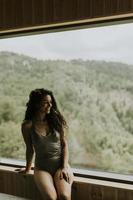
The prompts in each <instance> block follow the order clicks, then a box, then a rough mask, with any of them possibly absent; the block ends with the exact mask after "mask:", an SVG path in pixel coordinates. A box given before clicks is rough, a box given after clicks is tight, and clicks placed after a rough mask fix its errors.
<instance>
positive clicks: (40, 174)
mask: <svg viewBox="0 0 133 200" xmlns="http://www.w3.org/2000/svg"><path fill="white" fill-rule="evenodd" d="M34 180H35V183H36V185H37V187H38V189H39V190H40V192H41V194H42V197H43V199H44V200H57V193H56V190H55V186H54V182H53V177H52V176H51V174H50V173H48V172H46V171H42V170H37V169H35V170H34Z"/></svg>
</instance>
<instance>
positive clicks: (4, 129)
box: [0, 24, 133, 174]
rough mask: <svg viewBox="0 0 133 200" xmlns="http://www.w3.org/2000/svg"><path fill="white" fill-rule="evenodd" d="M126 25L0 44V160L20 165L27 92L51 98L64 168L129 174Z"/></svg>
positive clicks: (130, 27) (130, 63)
mask: <svg viewBox="0 0 133 200" xmlns="http://www.w3.org/2000/svg"><path fill="white" fill-rule="evenodd" d="M132 52H133V24H123V25H113V26H106V27H97V28H86V29H82V30H73V31H64V32H57V33H47V34H40V35H39V34H38V35H31V36H23V37H16V38H8V39H1V40H0V157H6V158H16V159H25V145H24V142H23V138H22V135H21V122H22V121H23V118H24V113H25V109H26V106H25V105H26V102H27V101H28V96H29V93H30V91H31V90H33V89H35V88H42V87H44V88H46V89H49V90H52V91H53V92H54V94H55V97H56V99H57V102H58V104H59V108H60V110H61V112H62V113H63V115H64V116H65V118H66V120H67V122H68V125H69V134H68V142H69V152H70V163H71V165H72V166H73V167H76V168H82V169H98V170H102V171H109V172H117V173H128V174H132V173H133V167H132V166H133V56H132Z"/></svg>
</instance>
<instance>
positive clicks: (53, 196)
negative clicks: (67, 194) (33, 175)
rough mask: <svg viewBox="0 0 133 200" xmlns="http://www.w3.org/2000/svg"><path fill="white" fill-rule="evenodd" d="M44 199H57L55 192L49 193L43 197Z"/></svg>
mask: <svg viewBox="0 0 133 200" xmlns="http://www.w3.org/2000/svg"><path fill="white" fill-rule="evenodd" d="M45 199H46V200H57V195H55V194H49V195H47V197H45Z"/></svg>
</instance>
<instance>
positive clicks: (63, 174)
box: [60, 167, 71, 183]
mask: <svg viewBox="0 0 133 200" xmlns="http://www.w3.org/2000/svg"><path fill="white" fill-rule="evenodd" d="M70 175H71V174H70V172H69V169H68V168H67V167H64V168H62V169H61V172H60V179H63V178H64V179H65V180H66V181H67V182H68V183H70Z"/></svg>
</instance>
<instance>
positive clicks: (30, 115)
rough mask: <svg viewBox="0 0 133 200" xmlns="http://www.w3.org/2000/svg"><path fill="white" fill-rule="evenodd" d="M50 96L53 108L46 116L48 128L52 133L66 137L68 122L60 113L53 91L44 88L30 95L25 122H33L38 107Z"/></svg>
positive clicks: (33, 91)
mask: <svg viewBox="0 0 133 200" xmlns="http://www.w3.org/2000/svg"><path fill="white" fill-rule="evenodd" d="M46 95H50V96H51V99H52V107H51V110H50V113H48V114H46V119H47V122H48V126H49V128H50V130H52V132H54V131H58V132H59V133H60V135H61V136H64V128H67V127H68V126H67V123H66V120H65V119H64V117H63V115H62V114H61V113H60V111H59V110H58V107H57V103H56V100H55V98H54V95H53V93H52V91H50V90H46V89H43V88H40V89H35V90H32V91H31V93H30V95H29V101H28V102H27V104H26V106H27V109H26V112H25V118H24V120H33V119H34V117H35V114H36V112H37V109H38V107H37V105H39V104H40V103H41V101H42V99H43V98H44V97H45V96H46Z"/></svg>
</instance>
